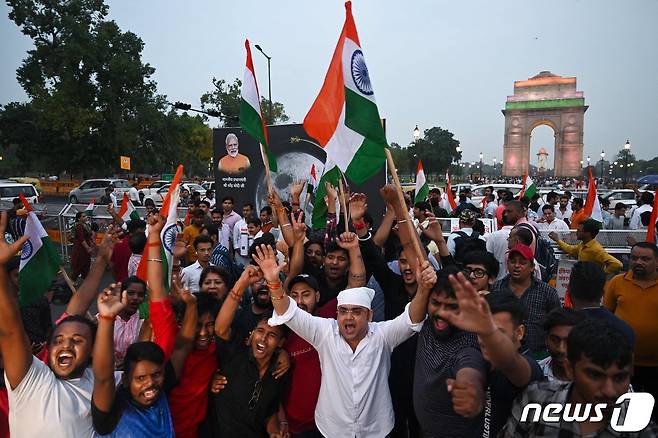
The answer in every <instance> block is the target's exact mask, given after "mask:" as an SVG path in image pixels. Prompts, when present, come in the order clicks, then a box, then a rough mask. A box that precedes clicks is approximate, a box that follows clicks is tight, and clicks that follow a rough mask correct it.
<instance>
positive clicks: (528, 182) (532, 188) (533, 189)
mask: <svg viewBox="0 0 658 438" xmlns="http://www.w3.org/2000/svg"><path fill="white" fill-rule="evenodd" d="M535 193H537V186H536V185H535V182H534V181H533V180H532V179H530V175H528V172H526V173H525V176H524V177H523V188H522V189H521V193H519V199H521V198H523V197H524V196H527V197H528V199H532V197H533V196H534V194H535Z"/></svg>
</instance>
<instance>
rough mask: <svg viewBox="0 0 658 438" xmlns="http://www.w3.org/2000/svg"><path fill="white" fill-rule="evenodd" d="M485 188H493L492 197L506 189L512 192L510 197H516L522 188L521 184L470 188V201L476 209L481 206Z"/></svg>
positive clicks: (484, 185) (486, 185)
mask: <svg viewBox="0 0 658 438" xmlns="http://www.w3.org/2000/svg"><path fill="white" fill-rule="evenodd" d="M487 187H493V189H494V191H493V192H494V196H497V192H498V190H501V189H506V190H509V191H511V192H512V195H514V196H517V195H518V194H519V193H520V192H521V189H522V188H523V186H522V185H521V184H481V185H479V186H474V187H472V188H471V201H473V204H475V206H476V207H481V206H482V199H483V198H484V191H485V190H486V188H487Z"/></svg>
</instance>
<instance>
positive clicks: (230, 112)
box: [201, 77, 290, 126]
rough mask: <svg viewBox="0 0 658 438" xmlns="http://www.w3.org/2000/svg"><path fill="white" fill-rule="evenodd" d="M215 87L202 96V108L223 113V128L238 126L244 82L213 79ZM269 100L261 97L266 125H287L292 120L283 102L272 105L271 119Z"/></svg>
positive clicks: (275, 102)
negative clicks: (241, 90) (241, 91)
mask: <svg viewBox="0 0 658 438" xmlns="http://www.w3.org/2000/svg"><path fill="white" fill-rule="evenodd" d="M212 84H213V86H214V87H215V88H214V89H213V90H211V91H207V92H205V93H204V94H203V95H202V96H201V108H202V109H204V110H215V111H219V112H220V113H222V126H238V125H239V124H240V88H241V87H242V81H240V79H237V78H236V79H235V80H234V81H233V83H230V84H229V83H228V82H226V80H224V79H217V78H214V77H213V78H212ZM269 102H270V101H269V100H268V99H267V98H265V97H261V101H260V105H261V108H262V111H263V117H265V123H267V124H268V125H276V124H278V123H285V122H287V121H288V120H289V119H290V118H289V117H288V115H287V114H286V111H285V108H284V107H283V104H282V103H281V102H277V101H274V102H273V103H272V117H270V107H269Z"/></svg>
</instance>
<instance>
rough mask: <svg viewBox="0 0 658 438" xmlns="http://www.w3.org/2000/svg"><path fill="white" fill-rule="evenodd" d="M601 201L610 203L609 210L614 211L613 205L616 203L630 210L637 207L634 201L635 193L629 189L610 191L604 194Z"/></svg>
mask: <svg viewBox="0 0 658 438" xmlns="http://www.w3.org/2000/svg"><path fill="white" fill-rule="evenodd" d="M603 199H607V200H608V201H610V209H611V210H614V208H615V205H616V204H617V203H618V202H621V203H622V204H624V205H625V206H626V208H632V207H635V206H636V205H637V201H636V200H635V192H634V191H633V190H631V189H617V190H612V191H610V192H609V193H608V194H606V195H605V196H604V197H603Z"/></svg>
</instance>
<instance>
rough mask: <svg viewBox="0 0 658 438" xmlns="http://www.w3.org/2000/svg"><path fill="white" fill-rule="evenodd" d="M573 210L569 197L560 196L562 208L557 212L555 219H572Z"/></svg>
mask: <svg viewBox="0 0 658 438" xmlns="http://www.w3.org/2000/svg"><path fill="white" fill-rule="evenodd" d="M571 214H572V211H571V208H569V197H568V196H567V195H562V196H560V207H558V209H557V210H555V217H556V218H558V219H562V220H569V219H571Z"/></svg>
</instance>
